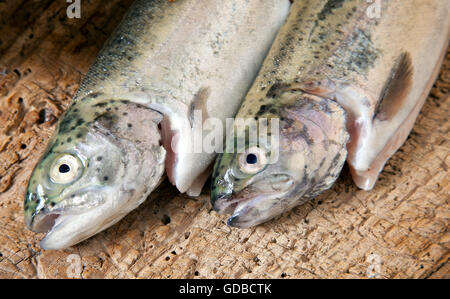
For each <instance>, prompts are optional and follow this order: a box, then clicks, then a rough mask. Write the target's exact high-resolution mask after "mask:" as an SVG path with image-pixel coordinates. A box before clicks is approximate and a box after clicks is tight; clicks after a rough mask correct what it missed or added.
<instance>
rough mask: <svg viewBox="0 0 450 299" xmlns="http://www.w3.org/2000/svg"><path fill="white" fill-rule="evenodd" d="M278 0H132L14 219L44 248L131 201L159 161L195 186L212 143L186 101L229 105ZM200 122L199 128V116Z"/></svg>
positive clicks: (247, 78) (249, 76) (210, 107)
mask: <svg viewBox="0 0 450 299" xmlns="http://www.w3.org/2000/svg"><path fill="white" fill-rule="evenodd" d="M289 7H290V2H289V1H288V0H247V1H244V0H230V1H221V0H209V1H199V0H198V1H197V0H196V1H193V0H189V1H188V0H177V1H170V2H169V1H167V0H153V1H150V0H137V1H136V2H135V3H134V4H133V6H132V7H131V8H130V10H129V11H128V12H127V15H126V16H125V18H124V20H123V21H122V22H121V24H120V25H119V27H118V28H117V29H116V31H115V32H114V33H113V34H112V36H111V37H110V39H109V40H108V42H107V43H106V45H105V46H104V48H103V49H102V51H101V52H100V53H99V55H98V57H97V59H96V61H95V62H94V64H93V66H92V67H91V68H90V70H89V72H88V73H87V75H86V77H85V78H84V79H83V81H82V83H81V85H80V88H79V90H78V91H77V93H76V95H75V97H74V99H73V100H72V103H71V104H70V106H69V107H68V109H67V111H66V112H65V114H64V115H63V117H62V119H61V120H60V121H59V123H58V126H57V129H56V132H55V135H54V136H53V138H52V139H51V141H50V143H49V145H48V148H47V151H46V152H45V154H44V155H43V157H42V158H41V160H40V162H39V163H38V164H37V166H36V168H35V169H34V171H33V173H32V176H31V178H30V182H29V185H28V189H27V193H26V196H25V205H24V208H25V221H26V224H27V226H28V228H30V229H31V230H33V231H36V232H44V233H47V234H46V236H45V237H44V239H43V240H42V241H41V243H40V244H41V247H42V248H44V249H61V248H65V247H68V246H71V245H73V244H76V243H78V242H80V241H82V240H85V239H86V238H89V237H90V236H92V235H94V234H96V233H98V232H99V231H101V230H104V229H105V228H107V227H109V226H111V225H112V224H114V223H116V222H117V221H119V220H120V219H121V218H122V217H124V216H125V215H126V214H127V213H129V212H130V211H131V210H133V209H135V208H136V207H137V206H138V205H139V204H141V203H142V202H143V201H144V200H145V199H146V198H147V197H148V195H149V194H150V193H151V192H152V190H154V188H155V187H156V186H157V185H158V183H159V182H160V181H161V179H162V178H163V174H164V172H165V171H166V172H167V174H168V177H169V179H170V181H171V182H172V183H173V184H175V185H176V186H177V188H178V189H179V190H180V191H181V192H186V191H189V192H190V194H198V192H199V190H201V186H202V185H203V184H204V181H205V179H206V177H207V175H205V173H207V171H208V165H209V164H210V163H211V162H212V161H213V159H214V153H205V152H200V153H195V152H194V151H189V150H185V149H188V148H191V147H192V145H193V143H194V133H196V132H194V131H195V130H194V126H193V121H194V120H193V116H194V113H193V111H200V112H201V114H202V116H204V117H210V118H217V119H219V120H222V121H224V120H225V118H227V117H232V116H233V115H234V114H235V113H236V111H237V109H238V108H239V105H240V103H241V101H242V100H243V98H244V96H245V94H246V92H247V91H248V89H249V88H250V86H251V84H252V82H253V80H254V78H255V77H256V74H257V72H258V70H259V68H260V66H261V64H262V62H263V59H264V57H265V55H266V54H267V52H268V50H269V48H270V46H271V43H272V42H273V40H274V38H275V36H276V33H277V31H278V30H279V28H280V27H281V25H282V24H283V22H284V20H285V18H286V16H287V14H288V11H289ZM199 130H202V128H200V129H199Z"/></svg>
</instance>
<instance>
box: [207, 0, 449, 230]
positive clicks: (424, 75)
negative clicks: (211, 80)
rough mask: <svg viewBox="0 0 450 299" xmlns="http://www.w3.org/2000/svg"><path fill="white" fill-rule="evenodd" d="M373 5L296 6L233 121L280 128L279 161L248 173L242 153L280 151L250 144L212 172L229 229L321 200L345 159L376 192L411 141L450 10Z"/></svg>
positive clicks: (333, 0) (439, 5)
mask: <svg viewBox="0 0 450 299" xmlns="http://www.w3.org/2000/svg"><path fill="white" fill-rule="evenodd" d="M376 2H377V3H374V2H373V3H370V2H369V1H362V0H318V1H312V0H303V1H294V2H293V5H292V7H291V10H290V14H289V16H288V19H287V20H286V23H285V25H284V26H283V27H282V28H281V30H280V32H279V33H278V35H277V38H276V39H275V42H274V43H273V45H272V48H271V50H270V51H269V54H268V56H267V57H266V59H265V61H264V63H263V66H262V68H261V70H260V72H259V74H258V76H257V77H256V79H255V81H254V83H253V85H252V88H251V89H250V90H249V92H248V94H247V96H246V98H245V100H244V102H243V104H242V105H241V108H240V109H239V111H238V113H237V116H236V118H244V119H245V118H253V119H260V118H261V117H268V118H272V119H279V120H280V143H279V144H280V147H279V159H278V160H277V161H275V162H273V161H269V162H268V163H267V165H266V166H265V167H261V170H260V171H259V172H257V173H256V174H254V173H252V174H249V173H245V171H244V172H242V171H241V169H240V168H242V167H241V164H242V163H243V162H241V161H244V160H245V159H240V156H241V155H246V154H247V153H246V152H245V150H247V151H248V150H249V148H251V147H254V146H257V147H259V148H264V149H265V150H266V148H269V149H268V150H273V148H271V147H272V145H267V144H248V143H245V142H244V144H246V146H247V148H244V149H241V153H224V154H222V155H220V156H219V157H218V159H217V160H216V163H215V167H214V172H213V177H212V187H211V203H212V205H213V208H214V209H215V210H216V211H217V212H219V213H224V214H232V216H231V217H230V218H229V219H228V224H229V225H231V226H235V227H241V228H245V227H251V226H254V225H257V224H260V223H263V222H265V221H267V220H270V219H272V218H274V217H276V216H278V215H280V214H281V213H283V212H285V211H288V210H290V209H291V208H292V207H294V206H296V205H299V204H302V203H304V202H305V201H307V200H309V199H311V198H314V197H315V196H316V195H317V194H319V193H321V192H323V191H324V190H326V189H328V188H330V187H331V186H332V184H333V183H334V181H335V180H336V179H337V177H338V176H339V173H340V172H341V169H342V167H343V164H344V161H346V160H347V161H348V164H349V168H350V171H351V174H352V176H353V179H354V181H355V183H356V184H357V186H358V187H360V188H362V189H365V190H370V189H371V188H373V186H374V184H375V182H376V179H377V177H378V175H379V173H380V172H381V171H382V169H383V166H384V164H385V163H386V161H387V160H388V159H389V158H390V157H391V156H392V155H393V154H394V153H395V151H396V150H397V149H398V148H399V147H400V146H401V145H402V143H403V142H404V140H405V139H406V137H407V135H408V133H409V131H410V130H411V128H412V126H413V124H414V120H415V118H416V117H417V114H418V113H419V111H420V108H421V107H422V105H423V102H424V100H425V98H426V96H427V94H428V92H429V90H430V89H431V86H432V83H433V82H434V80H435V78H436V76H437V73H438V72H437V71H438V69H439V65H440V62H441V61H442V57H443V55H444V53H445V49H446V47H447V46H448V41H449V36H450V20H449V17H448V11H449V10H450V2H448V1H444V0H432V1H421V0H412V1H401V0H392V1H376ZM377 5H380V7H377ZM378 9H379V13H380V15H379V16H377V15H376V13H377V10H378ZM235 130H236V131H237V135H239V134H240V135H241V136H245V134H244V132H240V133H239V130H242V128H240V127H238V126H236V125H235ZM233 141H234V140H233V139H231V138H230V139H228V140H227V141H226V145H227V146H228V144H232V143H233ZM244 164H245V163H244ZM244 168H245V167H244Z"/></svg>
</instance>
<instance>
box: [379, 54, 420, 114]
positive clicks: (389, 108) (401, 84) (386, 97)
mask: <svg viewBox="0 0 450 299" xmlns="http://www.w3.org/2000/svg"><path fill="white" fill-rule="evenodd" d="M412 77H413V65H412V60H411V55H410V54H409V53H408V52H403V53H402V54H400V56H399V57H398V58H397V60H396V62H395V64H394V66H393V67H392V70H391V75H390V76H389V78H388V80H387V82H386V84H385V86H384V88H383V92H382V93H381V96H380V99H379V100H378V104H377V109H376V113H375V115H374V118H376V119H378V120H382V121H384V120H390V119H392V118H393V117H394V116H395V115H396V114H397V113H398V112H399V110H400V109H401V107H402V104H403V102H404V101H405V100H406V98H407V96H408V94H409V91H410V90H411V87H412Z"/></svg>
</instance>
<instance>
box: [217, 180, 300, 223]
mask: <svg viewBox="0 0 450 299" xmlns="http://www.w3.org/2000/svg"><path fill="white" fill-rule="evenodd" d="M259 184H264V182H257V183H255V184H252V185H250V186H248V187H246V188H245V189H243V190H242V191H239V192H231V193H212V194H211V195H212V196H211V203H212V206H213V209H214V210H215V211H216V212H217V213H219V214H232V215H231V217H230V218H228V220H227V225H228V226H231V227H237V228H249V227H252V226H255V225H258V224H261V223H263V222H265V221H268V220H270V219H271V218H273V217H275V216H277V215H279V214H280V211H282V205H281V204H280V202H281V201H282V200H283V198H285V197H286V196H287V195H288V194H289V193H290V191H291V190H292V188H293V187H294V184H293V180H292V178H290V177H289V178H288V179H287V180H286V181H284V182H283V185H282V188H278V189H277V188H274V189H272V191H269V190H267V189H265V190H260V189H259V188H257V186H258V185H259ZM278 187H279V186H278Z"/></svg>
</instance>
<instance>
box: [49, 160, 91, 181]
mask: <svg viewBox="0 0 450 299" xmlns="http://www.w3.org/2000/svg"><path fill="white" fill-rule="evenodd" d="M82 167H83V165H82V164H81V161H80V160H79V159H78V158H77V157H75V156H73V155H71V154H63V155H60V156H58V157H57V158H56V159H55V161H54V162H53V164H52V166H51V167H50V179H51V181H52V182H53V183H56V184H69V183H72V182H73V181H75V180H76V179H77V178H78V177H79V174H80V172H81V168H82Z"/></svg>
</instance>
